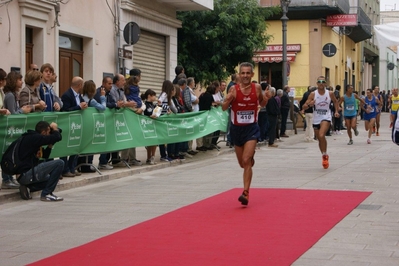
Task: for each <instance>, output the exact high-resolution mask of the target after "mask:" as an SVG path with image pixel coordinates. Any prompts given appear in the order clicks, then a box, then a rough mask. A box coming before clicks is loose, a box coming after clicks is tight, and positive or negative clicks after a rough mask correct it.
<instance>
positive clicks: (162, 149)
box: [159, 144, 167, 158]
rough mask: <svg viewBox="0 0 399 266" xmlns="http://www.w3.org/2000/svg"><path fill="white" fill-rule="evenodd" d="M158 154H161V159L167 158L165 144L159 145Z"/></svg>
mask: <svg viewBox="0 0 399 266" xmlns="http://www.w3.org/2000/svg"><path fill="white" fill-rule="evenodd" d="M159 153H160V154H161V158H165V157H167V155H166V148H165V144H161V145H159Z"/></svg>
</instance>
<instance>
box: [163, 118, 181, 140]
mask: <svg viewBox="0 0 399 266" xmlns="http://www.w3.org/2000/svg"><path fill="white" fill-rule="evenodd" d="M165 124H166V126H167V132H168V136H169V137H172V136H178V135H179V129H178V128H177V126H175V125H174V123H172V122H167V121H166V122H165Z"/></svg>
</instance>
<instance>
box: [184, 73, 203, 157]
mask: <svg viewBox="0 0 399 266" xmlns="http://www.w3.org/2000/svg"><path fill="white" fill-rule="evenodd" d="M186 90H187V91H188V92H189V93H190V101H191V107H192V108H191V109H192V112H198V111H199V105H198V103H199V99H198V97H197V96H196V95H195V93H194V90H195V80H194V78H188V79H187V87H186V89H185V90H184V92H183V101H187V99H185V98H188V96H187V95H186V94H185V93H186ZM197 140H198V139H197ZM201 140H202V139H201ZM197 146H198V142H197ZM187 153H188V154H190V155H196V154H197V153H198V152H197V151H194V150H193V141H192V140H190V141H188V151H187Z"/></svg>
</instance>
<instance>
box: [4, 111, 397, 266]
mask: <svg viewBox="0 0 399 266" xmlns="http://www.w3.org/2000/svg"><path fill="white" fill-rule="evenodd" d="M388 126H389V115H388V114H387V113H383V114H382V127H381V130H380V136H379V137H377V136H375V135H374V136H373V137H372V140H373V142H372V144H367V143H366V139H367V138H366V132H365V130H364V125H363V121H359V131H360V134H359V136H357V137H354V144H353V145H347V142H348V137H347V135H346V132H343V133H344V134H343V135H333V136H331V137H327V140H328V153H329V155H330V167H329V169H323V168H322V166H321V154H320V152H319V150H318V144H317V143H306V142H304V141H303V131H302V130H301V129H299V130H298V135H293V132H292V131H290V132H289V135H290V137H289V138H285V139H283V140H284V142H281V143H278V144H279V147H278V148H268V147H267V146H260V147H259V148H258V150H257V152H256V155H255V159H256V164H255V166H254V177H253V182H252V187H260V188H298V189H326V190H356V191H371V192H372V194H371V195H370V196H369V197H368V198H367V199H366V200H365V201H364V202H362V204H360V205H359V206H358V207H357V208H356V209H354V210H353V211H352V212H351V213H350V214H349V215H347V216H346V217H345V218H344V219H343V220H342V221H341V222H339V223H338V224H337V225H336V226H335V227H334V228H332V229H331V230H330V231H329V232H328V233H327V234H326V235H325V236H323V237H322V238H321V239H320V240H319V241H318V242H317V243H316V244H315V245H314V246H313V247H312V248H310V249H309V250H308V251H307V252H306V253H304V254H303V255H302V256H301V257H300V258H299V259H298V260H297V261H296V262H295V263H294V264H293V265H296V266H298V265H299V266H302V265H304V266H305V265H306V266H308V265H311V266H312V265H315V266H316V265H317V266H319V265H327V266H330V265H337V266H342V265H345V266H346V265H356V266H357V265H367V266H369V265H379V266H381V265H383V266H386V265H387V266H388V265H395V266H397V265H399V178H398V169H397V165H398V163H399V158H398V157H399V147H398V146H396V145H394V144H393V143H392V141H391V138H390V134H391V133H390V132H391V131H390V129H389V127H388ZM221 146H222V151H221V152H220V153H219V154H218V152H217V151H212V152H206V153H201V154H199V155H196V156H199V157H196V156H195V157H194V158H193V159H187V160H186V161H185V162H184V163H182V164H177V163H175V164H173V166H174V167H169V164H168V163H158V164H157V165H156V166H155V167H154V166H141V167H132V169H131V170H126V169H115V170H111V171H109V172H107V173H108V174H104V175H103V176H99V175H96V174H90V175H83V176H82V177H79V178H71V179H68V180H67V179H66V178H64V180H62V182H61V186H60V189H63V190H62V191H59V192H57V195H59V196H62V197H64V198H65V200H64V201H63V202H58V203H45V202H41V201H40V200H39V199H38V195H34V198H33V199H32V200H30V201H23V200H20V199H17V198H15V199H14V200H8V203H6V200H0V202H2V203H3V204H0V223H1V224H2V227H1V228H2V230H0V246H1V249H0V261H1V263H0V264H1V265H22V264H27V263H29V262H33V261H36V260H38V259H40V258H44V257H47V256H50V255H53V254H56V253H58V252H61V251H63V250H66V249H69V248H72V247H76V246H78V245H81V244H84V243H87V242H89V241H92V240H94V239H97V238H99V237H102V236H105V235H108V234H110V233H113V232H116V231H119V230H121V229H124V228H126V227H129V226H132V225H135V224H138V223H140V222H143V221H147V220H149V219H151V218H154V217H157V216H159V215H162V214H165V213H167V212H170V211H173V210H176V209H178V208H180V207H183V206H186V205H188V204H191V203H194V202H197V201H199V200H201V199H204V198H207V197H210V196H212V195H215V194H217V193H221V192H224V191H226V190H228V189H231V188H234V187H242V169H240V168H239V167H238V165H237V161H236V158H235V154H234V153H233V152H232V151H231V149H229V148H228V147H226V146H225V145H221ZM143 152H144V150H141V149H139V150H138V159H140V160H144V159H145V155H144V153H143ZM218 155H219V156H218ZM158 160H159V158H158ZM150 170H151V171H150ZM104 172H105V171H104ZM122 177H123V178H122ZM107 179H112V180H110V181H107V182H97V181H100V180H107ZM89 183H90V185H87V186H83V184H89ZM64 184H65V186H69V189H67V187H65V188H62V185H64ZM68 184H69V185H68ZM71 188H73V189H71ZM1 193H3V191H2V192H1ZM223 204H226V208H229V207H231V206H230V205H229V204H230V203H223ZM231 204H232V206H236V205H234V204H237V205H238V204H239V202H238V201H237V199H236V198H234V199H232V202H231ZM308 219H309V223H312V217H308Z"/></svg>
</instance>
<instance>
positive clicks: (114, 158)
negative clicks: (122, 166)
mask: <svg viewBox="0 0 399 266" xmlns="http://www.w3.org/2000/svg"><path fill="white" fill-rule="evenodd" d="M111 158H112V163H118V162H119V161H120V160H119V152H113V153H103V154H100V158H99V164H107V163H108V161H109V159H111Z"/></svg>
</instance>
